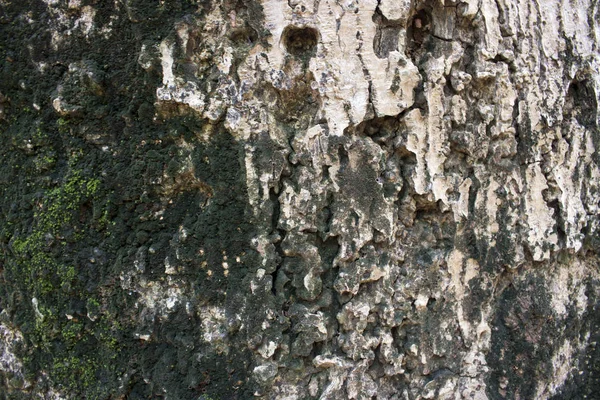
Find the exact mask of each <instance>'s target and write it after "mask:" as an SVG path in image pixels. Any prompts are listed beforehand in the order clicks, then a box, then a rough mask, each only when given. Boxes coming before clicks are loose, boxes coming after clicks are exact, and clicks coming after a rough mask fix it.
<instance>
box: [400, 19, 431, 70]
mask: <svg viewBox="0 0 600 400" xmlns="http://www.w3.org/2000/svg"><path fill="white" fill-rule="evenodd" d="M430 32H431V17H430V16H429V13H428V12H427V11H426V10H419V11H417V13H416V14H415V15H414V16H413V17H412V19H411V20H410V24H409V25H408V29H407V35H406V37H407V41H408V43H407V46H406V52H407V54H408V55H409V56H410V57H411V59H413V61H414V60H415V59H417V58H418V55H419V54H418V53H419V49H421V47H422V46H423V43H425V40H426V39H427V37H428V36H429V33H430Z"/></svg>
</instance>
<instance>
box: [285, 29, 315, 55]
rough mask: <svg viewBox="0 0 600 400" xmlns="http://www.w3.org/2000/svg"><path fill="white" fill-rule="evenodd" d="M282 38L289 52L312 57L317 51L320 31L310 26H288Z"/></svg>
mask: <svg viewBox="0 0 600 400" xmlns="http://www.w3.org/2000/svg"><path fill="white" fill-rule="evenodd" d="M282 39H283V44H284V46H285V49H286V50H287V52H288V53H290V54H292V55H294V56H299V57H300V56H309V57H312V56H314V55H315V53H316V51H317V43H318V41H319V31H317V30H316V29H314V28H309V27H304V28H300V27H296V26H288V27H287V28H285V30H284V31H283V34H282Z"/></svg>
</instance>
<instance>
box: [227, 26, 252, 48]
mask: <svg viewBox="0 0 600 400" xmlns="http://www.w3.org/2000/svg"><path fill="white" fill-rule="evenodd" d="M229 39H230V40H231V41H232V42H233V43H234V44H235V45H237V46H252V45H253V44H254V43H256V41H257V40H258V34H257V33H256V31H255V30H254V29H252V28H250V27H245V28H239V29H235V30H233V32H231V33H230V34H229Z"/></svg>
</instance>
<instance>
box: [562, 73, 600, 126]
mask: <svg viewBox="0 0 600 400" xmlns="http://www.w3.org/2000/svg"><path fill="white" fill-rule="evenodd" d="M597 107H598V104H597V100H596V93H595V92H594V89H593V86H592V83H591V82H590V80H588V79H584V80H579V81H577V80H576V81H573V82H571V84H570V85H569V89H568V90H567V96H566V99H565V105H564V108H563V113H564V115H565V117H566V118H575V119H577V121H578V122H579V123H580V124H581V125H583V126H584V127H586V128H588V129H591V128H593V127H595V125H596V110H597Z"/></svg>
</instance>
